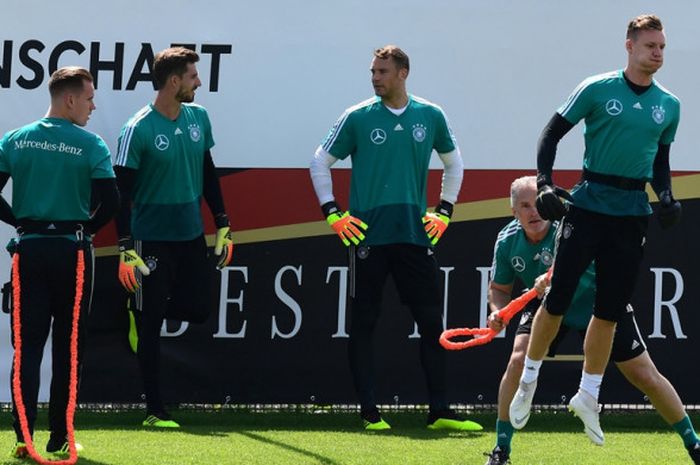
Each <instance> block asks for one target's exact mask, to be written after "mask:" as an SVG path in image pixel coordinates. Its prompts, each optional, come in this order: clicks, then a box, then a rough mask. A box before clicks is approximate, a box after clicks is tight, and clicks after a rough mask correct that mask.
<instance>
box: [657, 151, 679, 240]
mask: <svg viewBox="0 0 700 465" xmlns="http://www.w3.org/2000/svg"><path fill="white" fill-rule="evenodd" d="M670 152H671V145H670V144H659V148H658V150H657V152H656V158H654V166H653V177H652V180H651V187H652V189H654V192H655V193H656V196H657V197H658V199H659V209H658V214H657V218H658V220H659V225H660V226H661V228H662V229H668V228H670V227H671V226H673V225H675V224H677V223H679V222H680V220H681V213H682V207H681V203H680V202H679V201H678V200H676V199H675V198H674V197H673V191H672V190H671V165H670V163H669V158H670Z"/></svg>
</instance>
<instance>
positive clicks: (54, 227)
mask: <svg viewBox="0 0 700 465" xmlns="http://www.w3.org/2000/svg"><path fill="white" fill-rule="evenodd" d="M46 229H56V225H55V224H53V223H51V224H50V225H48V226H47V227H46Z"/></svg>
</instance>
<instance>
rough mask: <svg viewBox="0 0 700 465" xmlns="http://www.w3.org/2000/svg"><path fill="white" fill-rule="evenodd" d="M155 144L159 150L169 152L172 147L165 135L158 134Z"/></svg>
mask: <svg viewBox="0 0 700 465" xmlns="http://www.w3.org/2000/svg"><path fill="white" fill-rule="evenodd" d="M153 143H154V144H155V145H156V148H157V149H158V150H167V149H168V147H170V141H169V140H168V138H167V137H165V136H164V135H163V134H158V135H157V136H156V139H155V140H154V141H153Z"/></svg>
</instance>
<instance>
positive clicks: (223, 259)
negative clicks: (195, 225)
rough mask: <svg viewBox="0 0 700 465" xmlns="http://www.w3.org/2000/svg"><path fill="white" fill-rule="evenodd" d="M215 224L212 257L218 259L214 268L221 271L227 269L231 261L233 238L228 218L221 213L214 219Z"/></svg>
mask: <svg viewBox="0 0 700 465" xmlns="http://www.w3.org/2000/svg"><path fill="white" fill-rule="evenodd" d="M214 223H215V224H216V241H215V242H214V255H216V256H217V257H219V261H218V262H217V264H216V268H217V269H219V270H221V269H223V268H225V267H227V266H228V265H229V264H230V263H231V260H232V259H233V236H232V235H231V226H230V223H229V221H228V216H226V214H225V213H221V214H219V215H217V216H216V217H215V218H214Z"/></svg>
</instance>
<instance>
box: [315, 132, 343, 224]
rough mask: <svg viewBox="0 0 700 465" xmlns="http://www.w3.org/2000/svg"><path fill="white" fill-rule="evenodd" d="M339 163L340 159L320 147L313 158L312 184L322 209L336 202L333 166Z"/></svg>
mask: <svg viewBox="0 0 700 465" xmlns="http://www.w3.org/2000/svg"><path fill="white" fill-rule="evenodd" d="M337 161H338V159H337V158H336V157H334V156H333V155H331V154H330V153H328V152H326V151H325V150H324V149H323V148H322V147H320V146H319V147H318V148H317V149H316V152H315V153H314V156H313V157H312V158H311V163H310V165H309V173H310V175H311V183H312V184H313V185H314V191H315V192H316V197H318V203H319V205H321V208H322V209H323V205H325V204H327V203H329V202H335V197H334V196H333V177H332V176H331V166H333V165H334V164H335V163H336V162H337ZM324 216H327V215H325V211H324Z"/></svg>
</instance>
